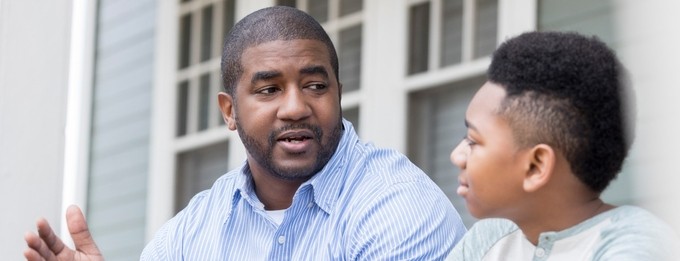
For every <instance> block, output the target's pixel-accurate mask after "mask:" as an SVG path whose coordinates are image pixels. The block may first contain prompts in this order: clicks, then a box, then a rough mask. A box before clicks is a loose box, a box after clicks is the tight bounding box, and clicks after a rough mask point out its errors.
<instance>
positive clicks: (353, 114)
mask: <svg viewBox="0 0 680 261" xmlns="http://www.w3.org/2000/svg"><path fill="white" fill-rule="evenodd" d="M342 117H343V118H345V119H346V120H348V121H350V122H351V123H352V125H353V126H354V130H355V131H356V132H357V133H359V107H354V108H351V109H347V110H343V111H342Z"/></svg>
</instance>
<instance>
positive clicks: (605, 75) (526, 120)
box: [449, 32, 677, 260]
mask: <svg viewBox="0 0 680 261" xmlns="http://www.w3.org/2000/svg"><path fill="white" fill-rule="evenodd" d="M487 76H488V81H487V82H486V83H485V84H484V85H483V86H482V87H481V88H480V89H479V91H478V92H477V93H476V94H475V96H474V97H473V99H472V101H471V102H470V105H469V107H468V110H467V112H466V115H465V125H466V127H467V128H468V131H467V136H466V137H465V138H464V140H463V141H462V142H461V143H460V144H459V145H458V147H456V149H455V150H454V151H453V152H452V153H451V161H452V162H453V163H454V164H455V165H456V166H458V167H459V168H460V169H461V174H460V176H459V178H458V180H459V182H460V186H459V187H458V194H459V195H460V196H462V197H463V198H465V201H466V204H467V208H468V210H469V211H470V213H471V214H472V215H473V216H475V217H477V218H486V219H483V220H480V221H479V222H477V223H476V224H475V225H474V226H473V227H472V229H471V230H470V232H468V234H467V235H466V236H465V237H464V238H463V240H462V241H461V242H460V243H459V244H458V245H456V247H455V248H454V250H453V251H452V253H451V255H450V256H449V259H450V260H667V259H668V258H677V256H673V255H672V252H673V250H674V248H676V247H677V236H676V235H674V233H673V232H672V229H671V228H670V227H669V226H668V225H666V224H665V223H663V222H662V221H661V220H659V219H658V218H656V217H654V216H653V215H652V214H650V213H649V212H647V211H645V210H643V209H641V208H638V207H633V206H619V207H617V206H614V205H610V204H607V203H605V202H603V201H602V199H600V194H601V193H602V191H603V190H604V189H605V188H606V187H607V186H608V185H609V183H610V181H612V180H613V179H614V178H616V175H617V174H618V173H619V172H620V171H621V166H622V164H623V160H624V159H625V158H626V155H627V153H628V150H629V148H630V144H631V140H632V138H633V134H632V133H629V131H628V130H629V129H628V128H629V127H630V128H632V127H634V126H633V124H629V123H628V120H629V119H631V120H632V119H633V117H632V116H631V115H628V113H627V111H628V110H632V109H630V107H628V106H626V101H627V98H631V99H632V95H631V96H628V95H627V94H628V91H627V89H626V85H625V76H624V69H623V68H622V66H621V65H620V63H619V61H618V59H617V58H616V56H615V54H614V53H613V52H612V51H611V50H610V49H609V48H608V47H607V46H606V45H605V44H604V43H602V42H600V41H599V40H597V39H595V38H588V37H584V36H582V35H579V34H576V33H556V32H531V33H525V34H522V35H520V36H518V37H515V38H512V39H510V40H508V41H507V42H505V43H503V44H502V45H501V46H500V47H499V48H498V49H497V50H496V51H495V52H494V54H493V57H492V60H491V65H490V66H489V69H488V72H487Z"/></svg>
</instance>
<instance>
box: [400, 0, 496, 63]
mask: <svg viewBox="0 0 680 261" xmlns="http://www.w3.org/2000/svg"><path fill="white" fill-rule="evenodd" d="M411 2H412V4H411V6H410V7H409V47H408V57H409V62H408V64H409V66H408V68H407V73H408V74H409V75H411V74H417V73H422V72H426V71H430V70H436V69H439V68H442V67H446V66H452V65H459V64H462V63H467V62H470V61H473V60H475V59H478V58H482V57H486V56H488V55H490V54H491V53H492V52H493V50H494V49H495V47H496V42H497V35H498V0H431V1H422V0H420V1H418V0H412V1H411Z"/></svg>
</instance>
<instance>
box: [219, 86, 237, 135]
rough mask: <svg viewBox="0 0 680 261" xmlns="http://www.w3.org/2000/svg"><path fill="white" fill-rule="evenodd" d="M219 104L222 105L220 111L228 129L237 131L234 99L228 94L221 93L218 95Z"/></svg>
mask: <svg viewBox="0 0 680 261" xmlns="http://www.w3.org/2000/svg"><path fill="white" fill-rule="evenodd" d="M217 102H218V104H219V105H220V111H222V118H223V119H224V123H226V124H227V127H228V128H229V129H230V130H236V120H235V117H236V115H235V113H236V112H235V110H234V99H233V98H232V97H231V95H229V94H227V93H226V92H220V93H219V94H217Z"/></svg>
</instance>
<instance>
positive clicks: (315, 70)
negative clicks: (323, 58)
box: [300, 65, 328, 78]
mask: <svg viewBox="0 0 680 261" xmlns="http://www.w3.org/2000/svg"><path fill="white" fill-rule="evenodd" d="M300 74H320V75H321V76H323V77H324V78H328V71H326V68H325V67H323V66H321V65H311V66H307V67H304V68H302V69H300Z"/></svg>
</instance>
